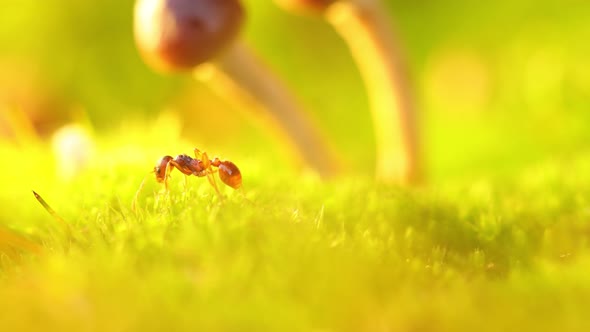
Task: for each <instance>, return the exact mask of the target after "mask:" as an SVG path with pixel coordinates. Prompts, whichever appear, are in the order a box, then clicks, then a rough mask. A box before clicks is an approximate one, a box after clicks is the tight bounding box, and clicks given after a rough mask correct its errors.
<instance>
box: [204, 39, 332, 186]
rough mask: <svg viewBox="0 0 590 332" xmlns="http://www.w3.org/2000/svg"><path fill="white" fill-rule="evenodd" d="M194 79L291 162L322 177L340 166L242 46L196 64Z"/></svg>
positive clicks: (302, 115) (309, 122)
mask: <svg viewBox="0 0 590 332" xmlns="http://www.w3.org/2000/svg"><path fill="white" fill-rule="evenodd" d="M194 73H195V76H196V77H197V78H198V79H200V80H202V81H206V82H208V83H209V84H210V85H211V87H212V88H213V89H214V90H215V91H216V92H217V93H218V94H220V95H221V96H223V97H225V98H228V99H231V101H233V102H235V103H237V106H238V107H239V108H240V109H243V110H244V111H246V112H247V113H248V115H249V116H251V117H254V118H256V119H255V120H256V122H261V123H262V124H263V125H264V126H265V129H267V130H270V131H272V134H273V135H274V137H276V138H278V139H280V140H281V141H282V142H283V143H284V145H285V146H288V147H289V154H290V156H291V157H292V158H293V159H294V160H295V162H296V163H297V164H299V165H302V166H307V167H309V168H311V169H314V170H316V171H317V172H318V173H319V174H320V176H322V177H324V178H326V177H330V176H333V175H336V174H337V172H338V170H339V168H340V165H339V162H338V160H337V158H336V155H335V153H334V151H333V150H332V149H331V148H330V146H329V144H328V142H327V140H326V139H325V138H324V137H323V136H322V134H321V133H320V131H319V130H318V128H317V127H316V125H315V124H314V123H313V121H312V120H311V119H310V118H309V117H308V116H307V114H306V113H305V112H304V110H303V107H301V105H300V104H299V103H298V101H297V100H296V98H295V97H294V96H293V95H292V94H291V93H290V91H289V89H288V88H287V87H286V86H285V84H284V83H283V82H282V81H281V80H280V79H279V78H278V77H277V76H276V75H275V74H274V73H273V72H272V71H271V70H270V69H269V68H268V67H267V66H266V65H265V64H264V63H262V61H260V60H259V59H258V57H257V56H256V55H255V54H253V52H252V51H251V50H250V49H249V48H248V47H247V46H246V45H244V44H242V43H240V42H239V41H238V42H235V43H233V44H232V45H231V47H230V49H227V50H226V51H225V53H224V54H222V55H221V56H220V57H219V59H218V60H216V61H214V62H213V61H212V62H208V63H205V64H202V65H199V66H198V67H197V68H196V69H195V72H194Z"/></svg>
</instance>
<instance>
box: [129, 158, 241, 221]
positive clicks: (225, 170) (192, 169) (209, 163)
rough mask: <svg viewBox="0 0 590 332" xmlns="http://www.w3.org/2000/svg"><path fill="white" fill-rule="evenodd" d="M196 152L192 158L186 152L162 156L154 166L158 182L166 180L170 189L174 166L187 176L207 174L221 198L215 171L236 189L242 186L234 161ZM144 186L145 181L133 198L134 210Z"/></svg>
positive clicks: (222, 179)
mask: <svg viewBox="0 0 590 332" xmlns="http://www.w3.org/2000/svg"><path fill="white" fill-rule="evenodd" d="M194 152H195V157H196V158H192V157H190V156H188V155H186V154H180V155H178V156H176V158H172V157H171V156H164V157H162V158H161V159H160V160H159V161H158V163H157V164H156V166H155V167H154V171H153V172H154V173H155V174H156V180H157V181H158V182H164V186H165V188H166V189H168V178H169V177H170V172H172V170H173V169H174V168H176V169H178V170H179V171H180V172H182V173H183V174H184V175H187V176H189V175H195V176H198V177H203V176H206V177H207V180H209V183H211V185H212V186H213V188H215V191H216V192H217V195H219V197H220V198H222V197H223V196H222V195H221V192H220V191H219V188H218V187H217V183H216V182H215V178H214V177H213V173H215V172H218V173H219V178H220V179H221V181H223V183H225V184H226V185H228V186H230V187H232V188H234V189H238V188H240V187H241V186H242V174H241V173H240V170H239V169H238V167H237V166H236V165H235V164H234V163H232V162H231V161H229V160H224V161H221V160H220V159H219V158H217V157H215V158H213V160H211V159H209V157H208V156H207V153H205V152H201V151H199V149H195V150H194ZM213 167H217V169H214V168H213ZM144 180H145V179H144ZM142 187H143V181H142V183H141V185H140V187H139V189H138V191H137V193H136V194H135V198H134V199H133V203H132V209H133V210H135V205H136V201H137V196H138V195H139V192H140V191H141V189H142Z"/></svg>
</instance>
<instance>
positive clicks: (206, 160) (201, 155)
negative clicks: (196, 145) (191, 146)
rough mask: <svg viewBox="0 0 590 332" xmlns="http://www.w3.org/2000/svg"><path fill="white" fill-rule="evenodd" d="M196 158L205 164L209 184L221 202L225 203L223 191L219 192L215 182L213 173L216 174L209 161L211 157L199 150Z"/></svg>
mask: <svg viewBox="0 0 590 332" xmlns="http://www.w3.org/2000/svg"><path fill="white" fill-rule="evenodd" d="M195 157H197V159H199V160H201V162H202V163H203V166H204V167H205V170H204V171H205V174H206V176H207V180H209V183H210V184H211V185H212V186H213V188H214V189H215V192H216V193H217V196H219V199H220V200H221V201H223V195H222V194H221V191H220V190H219V187H218V186H217V182H216V181H215V177H213V173H215V171H214V170H213V168H212V167H211V160H210V159H209V156H207V153H206V152H201V151H199V149H195Z"/></svg>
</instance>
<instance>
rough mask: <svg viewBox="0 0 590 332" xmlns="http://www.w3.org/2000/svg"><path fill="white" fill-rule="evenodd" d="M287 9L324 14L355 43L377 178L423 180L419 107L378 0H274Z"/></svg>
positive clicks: (342, 34)
mask: <svg viewBox="0 0 590 332" xmlns="http://www.w3.org/2000/svg"><path fill="white" fill-rule="evenodd" d="M275 1H276V2H277V3H278V4H279V5H280V6H282V7H283V8H285V9H289V10H294V11H306V12H312V13H316V14H322V15H324V17H325V19H326V20H327V21H328V22H329V23H330V24H331V25H332V26H333V27H334V28H335V29H336V31H337V32H338V33H339V34H340V36H341V37H342V38H343V39H344V40H345V42H346V43H347V44H348V47H349V48H350V51H351V53H352V56H353V57H354V59H355V61H356V63H357V66H358V67H359V70H360V73H361V76H362V77H363V80H364V82H365V85H366V87H367V92H368V94H369V101H370V104H371V109H372V117H373V124H374V131H375V141H376V157H377V158H376V159H377V167H376V174H377V178H378V179H379V180H381V181H384V182H390V183H391V182H393V183H414V182H417V181H418V180H419V179H420V176H421V174H420V173H421V172H420V169H419V167H420V164H419V160H418V159H419V153H418V134H417V124H416V119H415V116H416V114H415V113H416V111H415V105H414V100H413V97H412V93H411V89H410V84H409V78H408V74H407V72H406V65H405V64H404V61H403V59H402V57H401V54H400V53H401V46H400V42H399V41H398V40H397V38H396V36H395V33H394V31H393V29H392V24H391V22H390V19H389V17H387V15H386V14H385V12H386V9H385V8H383V5H382V4H381V2H380V1H379V0H339V1H338V0H275Z"/></svg>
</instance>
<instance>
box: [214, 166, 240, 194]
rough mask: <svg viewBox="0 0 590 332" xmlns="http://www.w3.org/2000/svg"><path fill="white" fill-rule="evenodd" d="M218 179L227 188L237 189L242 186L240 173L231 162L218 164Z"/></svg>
mask: <svg viewBox="0 0 590 332" xmlns="http://www.w3.org/2000/svg"><path fill="white" fill-rule="evenodd" d="M218 169H219V178H220V179H221V181H223V183H225V184H227V185H228V186H230V187H232V188H234V189H238V188H240V187H241V186H242V173H240V170H239V169H238V166H236V165H235V164H234V163H232V162H231V161H222V162H220V163H219V166H218Z"/></svg>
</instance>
